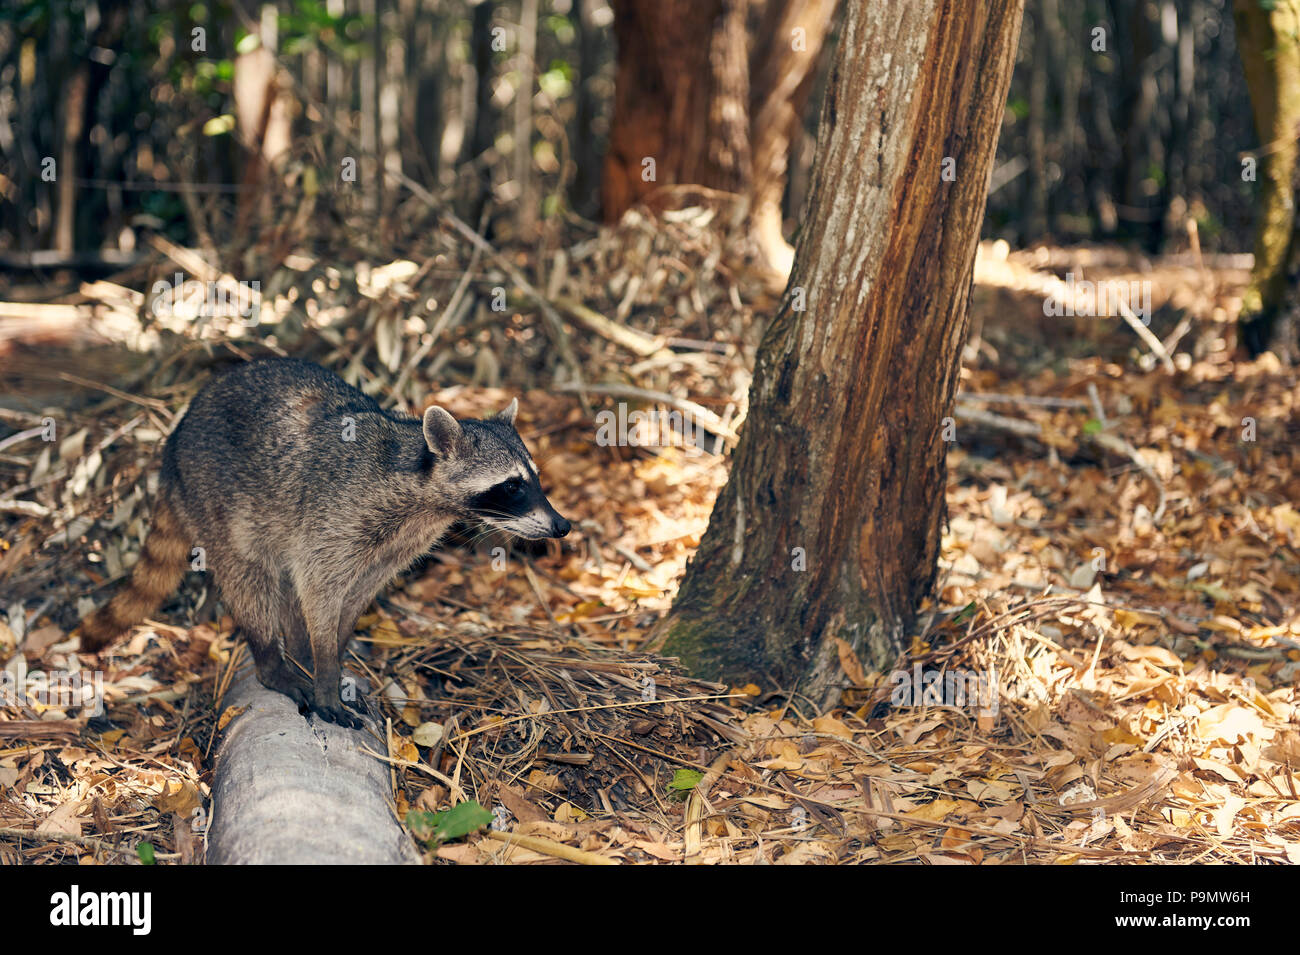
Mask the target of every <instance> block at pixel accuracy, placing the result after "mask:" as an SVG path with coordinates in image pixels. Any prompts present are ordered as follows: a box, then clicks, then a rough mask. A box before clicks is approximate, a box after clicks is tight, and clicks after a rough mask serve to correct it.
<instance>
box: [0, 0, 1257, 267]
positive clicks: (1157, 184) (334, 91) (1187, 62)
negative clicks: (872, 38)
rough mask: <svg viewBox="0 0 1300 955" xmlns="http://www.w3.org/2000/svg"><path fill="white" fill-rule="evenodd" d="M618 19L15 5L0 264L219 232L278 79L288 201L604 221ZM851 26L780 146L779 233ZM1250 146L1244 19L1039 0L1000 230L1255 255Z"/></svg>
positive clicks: (997, 178) (308, 8)
mask: <svg viewBox="0 0 1300 955" xmlns="http://www.w3.org/2000/svg"><path fill="white" fill-rule="evenodd" d="M761 6H762V4H760V3H757V2H755V3H754V4H753V6H752V7H751V9H750V16H751V19H753V18H756V17H758V15H759V12H760V11H759V8H760V7H761ZM614 17H615V14H614V10H613V9H611V6H610V5H609V4H608V3H606V2H605V0H509V2H495V0H482V2H480V3H478V4H472V3H469V2H466V0H280V2H277V3H269V4H262V5H260V6H258V5H255V4H253V3H252V2H242V3H241V2H239V0H235V2H221V0H197V2H195V0H188V2H167V0H157V2H154V3H151V4H147V5H146V4H139V3H131V2H126V0H19V2H14V3H10V4H6V5H5V6H4V7H3V10H0V177H2V181H0V194H2V195H3V202H0V252H20V251H23V252H29V251H32V250H41V249H62V250H63V251H65V252H68V253H71V252H72V251H74V250H82V251H84V250H96V249H110V248H113V249H116V248H121V247H123V246H124V245H129V244H130V243H131V241H132V238H131V236H132V232H133V230H134V229H135V228H136V227H138V226H140V225H145V226H148V227H151V228H154V229H156V230H159V231H162V232H164V233H166V234H167V235H169V236H170V237H172V238H173V239H175V240H177V241H183V242H186V243H195V242H197V241H199V240H200V239H201V238H202V236H201V235H200V234H196V233H201V232H202V231H203V230H204V229H208V230H211V231H213V232H220V231H221V230H223V229H226V230H228V229H229V228H230V227H231V225H232V224H233V223H236V222H237V221H238V208H237V207H238V202H239V194H240V191H241V188H242V189H244V190H245V191H247V190H249V189H251V188H252V184H251V183H250V181H249V178H248V171H247V169H246V168H245V166H246V163H245V160H244V158H243V156H242V154H241V149H240V146H239V143H240V138H241V136H244V137H245V138H244V143H245V146H246V147H247V148H251V149H256V148H257V145H256V142H255V140H257V139H258V138H259V137H257V136H256V135H253V136H252V137H251V138H249V136H248V135H247V134H249V133H253V134H255V133H257V132H259V130H258V129H257V128H256V127H257V126H258V121H259V118H258V117H257V116H256V112H257V110H256V102H257V101H258V97H260V96H261V89H260V88H259V87H258V86H257V84H258V82H261V81H259V80H258V79H257V74H258V72H259V70H261V71H263V72H267V73H268V75H274V77H275V79H276V82H277V85H278V90H279V91H278V93H277V95H276V103H275V109H274V110H273V111H272V112H273V113H274V115H273V116H271V117H268V118H267V122H268V126H269V127H272V128H271V129H270V130H269V131H270V132H274V129H273V127H274V126H275V125H276V124H280V125H281V126H282V127H283V130H284V133H283V135H284V136H285V142H286V144H287V155H275V156H270V155H268V159H274V160H275V161H276V162H277V163H279V162H281V161H287V162H288V164H289V167H290V168H291V169H294V170H296V173H294V174H291V175H289V176H288V177H287V178H286V179H285V180H284V181H285V182H286V183H287V184H289V185H290V188H293V189H302V190H312V189H316V188H319V187H320V185H321V184H326V183H329V182H332V181H333V182H337V181H339V180H340V171H339V170H340V163H341V162H342V159H343V158H344V157H353V158H354V159H355V160H356V162H357V164H358V173H357V177H356V182H357V187H358V188H357V190H355V191H356V192H358V193H359V194H360V195H359V197H358V202H357V204H356V206H355V207H354V208H353V209H352V211H353V212H356V213H358V214H364V215H366V216H368V217H372V218H373V217H377V218H378V219H379V220H381V221H382V220H383V217H385V216H391V215H392V214H393V213H394V210H395V209H396V208H397V204H398V200H399V197H398V196H397V195H396V194H395V192H396V191H395V190H393V189H392V188H391V182H392V180H391V178H390V179H388V180H387V183H388V187H387V188H386V180H385V177H383V176H380V175H379V174H378V172H377V166H378V165H380V164H382V166H383V167H384V168H386V169H389V170H390V171H399V172H400V173H401V175H403V176H405V177H408V178H409V179H410V180H413V181H414V182H416V183H418V184H420V185H421V186H423V187H424V188H426V189H428V190H430V191H431V192H433V193H434V194H435V195H437V196H438V197H439V198H440V199H444V200H446V201H447V202H449V203H452V204H454V206H455V207H456V209H457V211H458V212H460V213H461V214H462V215H463V216H466V217H467V218H469V219H470V220H471V221H477V218H478V216H479V215H480V214H481V213H482V212H483V211H484V209H489V210H490V211H491V220H492V221H491V224H490V228H491V229H492V230H493V231H494V232H496V234H498V235H500V234H501V233H502V232H509V233H511V234H519V233H520V230H522V231H523V232H524V233H525V234H527V233H529V231H530V230H532V229H534V228H535V225H536V223H537V222H538V221H539V219H540V220H547V219H554V218H555V217H573V216H576V217H581V218H584V219H597V218H598V217H599V216H600V214H601V192H600V183H601V177H602V162H603V157H604V154H605V150H606V148H607V145H608V140H609V132H610V115H611V109H612V103H613V101H614V76H615V68H616V63H615V41H614ZM836 22H837V21H832V24H831V27H830V35H829V37H828V38H827V43H826V44H825V45H824V46H823V47H822V48H821V52H820V54H819V58H818V63H819V66H818V75H817V78H816V82H815V83H814V84H813V90H812V93H811V97H810V101H809V107H808V108H806V109H804V110H803V111H802V112H803V115H802V119H801V123H802V130H801V131H800V132H799V134H798V135H796V136H794V137H793V138H792V141H791V142H790V146H789V153H790V160H789V175H788V181H787V182H786V184H785V187H784V198H783V201H782V213H783V216H784V220H785V221H784V231H785V234H786V237H787V238H789V237H790V236H791V235H792V233H793V229H794V226H795V224H796V218H797V215H798V210H799V208H800V205H801V204H802V202H803V199H804V197H805V195H806V193H807V189H808V183H809V170H810V166H811V163H812V157H813V144H814V130H815V128H816V123H817V118H818V112H819V110H818V107H817V104H818V101H819V98H820V95H821V88H822V87H823V86H824V80H825V77H824V73H825V70H826V65H827V63H826V61H827V60H828V59H829V52H830V50H831V49H833V45H834V41H835V39H836V36H835V34H836V29H837V27H836ZM259 48H265V49H266V50H273V51H274V58H273V60H272V61H270V65H268V64H267V63H266V62H265V61H264V62H262V63H260V64H259V62H258V61H257V56H258V52H259ZM268 71H269V72H268ZM241 73H242V74H246V75H249V76H252V77H253V82H252V88H253V89H254V90H255V94H246V93H244V92H242V91H241V88H240V76H241ZM524 88H526V89H527V90H528V91H529V93H528V95H527V96H523V97H521V92H520V91H521V89H524ZM241 100H248V101H252V102H254V108H253V112H252V113H251V114H249V115H252V116H253V120H252V122H251V123H249V124H247V125H251V126H253V127H254V129H252V130H248V129H243V128H241V122H240V109H241ZM245 108H247V107H245ZM262 132H264V133H265V132H267V131H262ZM73 136H75V137H76V138H77V139H79V140H80V142H79V143H73V144H71V148H70V144H69V142H68V140H69V138H70V137H73ZM261 138H262V139H265V136H263V137H261ZM521 139H526V140H527V142H526V143H522V144H521V142H520V140H521ZM1256 146H1257V143H1256V137H1255V133H1254V131H1253V128H1252V124H1251V112H1250V105H1249V98H1248V95H1247V91H1246V87H1245V81H1244V78H1243V76H1242V70H1241V65H1240V63H1239V61H1238V56H1237V51H1236V48H1235V45H1234V27H1233V18H1232V11H1231V9H1230V3H1229V0H1029V2H1028V7H1027V11H1026V16H1025V21H1024V27H1023V31H1022V35H1021V42H1020V52H1019V59H1018V65H1017V70H1016V73H1015V77H1014V81H1013V85H1012V90H1011V94H1010V96H1009V99H1008V102H1007V109H1006V112H1005V118H1004V123H1003V130H1002V136H1001V142H1000V145H999V153H998V160H997V164H996V166H995V171H994V174H993V178H992V182H991V193H990V196H989V202H988V215H987V219H986V223H985V234H986V236H989V237H998V238H1005V239H1007V240H1008V241H1009V242H1010V243H1011V244H1012V245H1013V246H1023V245H1027V244H1031V243H1035V242H1040V241H1054V242H1083V241H1088V242H1095V241H1120V242H1124V243H1130V244H1133V245H1135V246H1137V247H1140V248H1141V249H1142V250H1144V251H1150V252H1156V251H1167V250H1169V249H1170V248H1171V247H1175V248H1176V247H1182V246H1185V244H1186V242H1187V234H1186V230H1185V228H1184V224H1185V222H1186V220H1188V219H1189V218H1190V219H1194V220H1195V221H1196V223H1197V224H1198V226H1199V230H1200V240H1201V243H1202V245H1203V246H1204V247H1205V248H1206V249H1207V250H1216V249H1229V250H1242V249H1246V248H1249V246H1250V243H1251V221H1252V202H1253V197H1254V189H1255V184H1254V183H1252V182H1249V181H1243V177H1242V160H1243V157H1244V156H1246V155H1248V154H1249V153H1250V151H1251V150H1252V149H1254V148H1255V147H1256ZM47 157H54V158H55V159H57V160H59V163H60V165H65V164H66V163H67V162H71V163H72V164H73V165H74V167H75V168H74V169H73V177H72V179H71V180H70V181H65V176H64V174H65V173H66V172H67V170H66V168H63V169H60V170H59V172H60V182H62V186H61V188H62V189H64V190H67V191H65V192H63V193H62V196H63V199H62V200H61V198H60V192H59V190H58V189H55V188H54V187H53V184H52V183H50V182H47V181H44V180H43V179H42V175H41V172H42V169H43V165H42V164H43V162H45V161H46V160H47ZM186 183H193V184H195V185H194V186H193V187H192V188H191V187H188V186H186V185H185V184H186ZM61 201H66V202H67V204H68V205H70V206H72V207H73V208H72V209H70V210H68V211H67V212H65V214H64V216H65V219H68V220H69V221H64V222H63V223H62V224H61V223H60V212H59V206H60V204H61ZM196 209H197V210H200V211H197V212H196Z"/></svg>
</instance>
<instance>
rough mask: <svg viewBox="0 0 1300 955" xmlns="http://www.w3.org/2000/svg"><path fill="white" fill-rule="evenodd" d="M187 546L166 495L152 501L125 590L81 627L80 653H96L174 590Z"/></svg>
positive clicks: (181, 575) (152, 609)
mask: <svg viewBox="0 0 1300 955" xmlns="http://www.w3.org/2000/svg"><path fill="white" fill-rule="evenodd" d="M187 556H189V545H188V542H187V541H186V539H185V532H184V530H183V529H182V528H181V524H180V521H179V520H177V518H176V512H175V510H173V509H172V506H171V503H170V502H169V501H168V499H167V495H166V493H163V494H159V495H158V497H157V498H156V499H155V504H154V512H153V528H152V529H151V530H150V531H149V536H148V537H147V538H145V542H144V550H143V551H141V552H140V559H139V561H137V562H136V565H135V568H134V569H133V570H132V571H131V582H130V584H128V585H127V587H126V589H125V590H121V591H119V592H118V593H117V595H116V596H115V597H114V598H113V599H112V600H110V601H109V602H108V603H106V604H104V606H102V607H100V608H99V609H98V610H96V611H95V612H94V613H93V614H91V615H90V616H89V617H87V618H86V619H85V620H84V621H82V624H81V628H80V630H81V652H83V653H97V652H99V651H100V650H101V649H103V648H104V647H105V646H106V645H107V644H109V643H111V642H112V641H113V640H115V639H117V638H118V637H120V636H121V635H122V634H123V633H125V632H126V631H127V630H129V629H131V627H133V626H135V625H136V624H137V623H139V622H140V621H142V620H144V618H145V617H146V616H148V615H149V614H150V613H152V612H153V611H154V610H156V609H158V605H159V604H161V603H162V602H163V600H164V599H165V598H166V597H167V595H168V594H170V593H171V592H172V591H173V590H175V589H176V585H177V584H179V583H180V581H181V577H183V576H184V575H185V558H186V557H187Z"/></svg>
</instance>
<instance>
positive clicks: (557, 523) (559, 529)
mask: <svg viewBox="0 0 1300 955" xmlns="http://www.w3.org/2000/svg"><path fill="white" fill-rule="evenodd" d="M571 527H573V525H572V524H570V523H569V522H568V521H567V520H565V519H564V518H563V517H561V516H560V515H559V514H556V515H555V519H554V520H553V521H551V533H552V534H553V535H554V536H555V537H567V536H568V534H569V529H570V528H571Z"/></svg>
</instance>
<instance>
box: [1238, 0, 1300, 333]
mask: <svg viewBox="0 0 1300 955" xmlns="http://www.w3.org/2000/svg"><path fill="white" fill-rule="evenodd" d="M1233 15H1234V19H1235V21H1236V25H1237V49H1238V51H1239V52H1240V54H1241V63H1242V67H1243V68H1244V70H1245V73H1246V85H1247V87H1249V89H1250V102H1251V108H1252V110H1253V112H1254V115H1255V131H1256V133H1257V134H1258V135H1259V141H1260V150H1259V152H1260V156H1259V158H1260V160H1261V161H1260V163H1259V169H1258V171H1257V173H1256V175H1257V176H1258V181H1259V199H1258V211H1257V212H1256V215H1257V217H1258V218H1257V220H1256V226H1255V266H1254V269H1253V270H1252V272H1251V276H1250V285H1249V286H1248V287H1247V289H1246V292H1245V294H1244V295H1243V296H1242V301H1241V317H1240V321H1241V336H1242V339H1243V341H1244V343H1245V345H1246V347H1247V349H1248V350H1249V351H1250V352H1251V354H1254V355H1258V354H1259V353H1260V352H1262V351H1265V350H1267V349H1269V348H1273V349H1276V350H1277V351H1278V352H1279V353H1280V354H1281V355H1282V357H1284V358H1288V359H1293V358H1294V357H1295V354H1294V352H1295V349H1296V347H1297V341H1296V324H1297V323H1296V316H1295V314H1294V313H1295V312H1296V310H1297V309H1300V267H1298V266H1300V263H1298V262H1297V259H1300V243H1298V242H1296V241H1295V233H1296V213H1295V193H1296V180H1297V177H1300V163H1297V158H1298V156H1300V150H1297V133H1298V132H1300V42H1297V40H1296V36H1297V33H1298V31H1300V2H1298V0H1277V3H1276V4H1275V5H1273V6H1272V7H1270V8H1265V6H1264V5H1263V4H1261V3H1259V0H1237V2H1236V5H1235V7H1234V10H1233Z"/></svg>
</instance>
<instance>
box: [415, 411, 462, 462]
mask: <svg viewBox="0 0 1300 955" xmlns="http://www.w3.org/2000/svg"><path fill="white" fill-rule="evenodd" d="M464 440H465V432H464V431H462V430H461V427H460V422H459V421H457V420H456V419H455V418H453V417H452V416H451V415H450V414H449V413H448V412H447V411H446V410H445V409H443V408H439V407H438V406H437V405H433V406H432V407H430V408H428V409H426V410H425V412H424V443H425V444H427V445H428V446H429V450H430V451H432V452H433V453H434V454H436V455H439V456H440V457H451V456H452V455H454V454H455V453H456V452H457V451H458V450H459V449H460V446H461V443H462V442H463V441H464Z"/></svg>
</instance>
